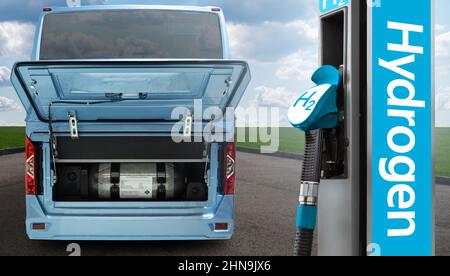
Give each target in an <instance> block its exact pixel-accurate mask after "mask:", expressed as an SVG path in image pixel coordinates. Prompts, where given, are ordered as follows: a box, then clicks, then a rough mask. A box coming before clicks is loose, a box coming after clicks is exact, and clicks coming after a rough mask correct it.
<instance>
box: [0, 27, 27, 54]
mask: <svg viewBox="0 0 450 276" xmlns="http://www.w3.org/2000/svg"><path fill="white" fill-rule="evenodd" d="M34 29H35V28H34V25H32V24H30V23H20V22H17V21H6V22H0V56H16V57H21V58H24V57H27V58H29V57H30V56H31V49H32V47H33V46H32V45H33V39H34Z"/></svg>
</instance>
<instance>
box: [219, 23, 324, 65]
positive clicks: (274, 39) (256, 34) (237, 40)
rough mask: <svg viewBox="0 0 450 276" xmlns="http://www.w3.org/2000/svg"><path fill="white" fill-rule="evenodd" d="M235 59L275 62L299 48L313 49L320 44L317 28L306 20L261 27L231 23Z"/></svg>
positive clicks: (229, 29) (269, 24) (266, 24)
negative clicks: (317, 42)
mask: <svg viewBox="0 0 450 276" xmlns="http://www.w3.org/2000/svg"><path fill="white" fill-rule="evenodd" d="M227 27H228V33H229V36H230V47H231V53H232V56H233V58H244V59H250V60H256V61H262V62H273V61H276V60H278V59H281V58H283V57H286V56H288V55H291V54H292V53H294V52H296V51H297V50H298V49H299V48H300V47H302V46H303V47H302V48H310V47H312V46H313V45H315V43H311V41H317V36H318V35H317V34H318V33H317V29H316V27H315V26H313V25H311V24H309V23H308V22H306V21H303V20H297V21H292V22H288V23H280V22H274V21H267V22H263V23H262V24H260V25H249V24H236V23H228V26H227Z"/></svg>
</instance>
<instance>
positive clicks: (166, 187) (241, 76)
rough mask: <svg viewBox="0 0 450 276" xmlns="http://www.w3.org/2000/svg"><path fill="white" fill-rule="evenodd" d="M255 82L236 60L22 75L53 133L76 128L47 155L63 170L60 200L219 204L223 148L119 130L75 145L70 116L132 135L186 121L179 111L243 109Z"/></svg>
mask: <svg viewBox="0 0 450 276" xmlns="http://www.w3.org/2000/svg"><path fill="white" fill-rule="evenodd" d="M249 81H250V73H249V68H248V64H247V63H246V62H243V61H231V60H230V61H228V60H205V61H198V60H196V61H192V60H167V61H161V60H158V61H156V60H146V61H134V60H130V61H85V62H84V61H83V62H78V61H48V62H47V61H38V62H20V63H17V64H16V65H15V66H14V69H13V74H12V83H13V85H14V87H15V88H16V91H17V93H18V95H19V98H20V100H21V101H22V103H23V105H24V106H25V109H26V110H27V112H28V114H29V115H30V117H29V118H31V119H35V120H38V121H42V122H44V123H48V124H49V126H50V129H52V127H51V125H52V124H56V125H58V124H59V125H66V124H67V128H65V129H67V132H66V133H61V132H59V133H58V135H56V137H55V139H54V140H56V141H57V143H56V145H57V146H56V150H55V151H54V152H53V154H54V155H53V156H52V157H47V158H46V157H44V159H45V160H47V162H48V165H49V166H50V167H52V166H53V170H54V171H56V173H53V174H55V175H56V179H57V182H56V184H55V185H54V187H53V189H52V190H53V192H52V199H53V200H54V201H56V202H77V201H209V202H213V201H214V200H215V199H214V198H213V196H212V194H211V193H208V189H212V188H214V189H215V190H217V189H219V190H220V187H219V186H220V185H221V184H220V183H218V182H219V181H221V180H219V179H220V177H221V176H220V175H221V173H222V170H223V168H221V167H220V165H219V163H221V164H223V160H222V158H223V153H222V152H221V149H222V150H223V148H224V145H223V144H219V143H218V144H215V145H210V144H208V143H206V142H204V141H201V142H198V141H197V142H192V143H181V144H177V143H175V142H173V140H172V139H171V138H172V137H171V136H170V133H165V134H160V135H157V136H155V135H153V136H148V135H137V136H133V135H123V133H121V134H120V135H119V134H118V133H114V131H111V132H105V131H103V132H102V131H100V132H99V133H98V134H97V135H92V134H90V135H87V136H83V133H80V137H79V139H75V140H74V139H71V138H70V132H69V129H70V128H69V124H70V118H71V117H73V116H76V122H77V124H78V125H83V124H85V125H89V126H90V127H91V128H92V125H94V126H95V125H97V124H98V125H100V124H104V123H105V122H112V123H115V124H118V123H119V124H120V123H123V126H122V129H123V128H124V127H125V128H127V127H128V126H130V125H133V123H134V122H135V121H136V122H139V123H142V122H148V123H149V124H153V123H154V122H176V121H179V120H180V118H179V117H176V116H175V117H174V115H173V114H172V113H173V111H174V110H175V109H176V108H182V109H185V110H189V111H190V112H192V114H194V113H195V112H194V105H195V107H196V108H197V107H201V108H202V109H203V111H204V110H207V109H208V108H215V109H216V110H217V109H220V111H222V112H225V110H226V108H229V107H231V108H235V107H236V106H237V105H238V103H239V101H240V99H241V98H242V95H243V93H244V91H245V89H246V87H247V85H248V83H249ZM178 116H179V114H178ZM196 119H197V120H198V119H199V118H196ZM201 122H202V123H203V118H202V119H201ZM72 134H73V133H72ZM72 136H73V135H72ZM72 138H73V137H72ZM49 141H50V140H49ZM213 151H214V152H213ZM211 158H215V159H214V160H213V161H214V162H215V163H214V164H212V163H211ZM53 161H55V162H53ZM51 163H54V164H51ZM210 180H213V182H215V183H210V182H211V181H210ZM222 182H223V179H222ZM214 195H215V193H214ZM103 206H104V205H103Z"/></svg>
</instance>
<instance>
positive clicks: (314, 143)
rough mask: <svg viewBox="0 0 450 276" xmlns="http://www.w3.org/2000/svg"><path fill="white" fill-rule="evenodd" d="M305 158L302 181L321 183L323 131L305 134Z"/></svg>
mask: <svg viewBox="0 0 450 276" xmlns="http://www.w3.org/2000/svg"><path fill="white" fill-rule="evenodd" d="M305 136H306V140H305V156H304V160H303V169H302V179H301V180H302V181H308V182H320V178H321V173H322V169H321V167H322V166H321V165H322V164H321V162H322V137H323V131H322V130H321V129H319V130H313V131H307V132H306V133H305Z"/></svg>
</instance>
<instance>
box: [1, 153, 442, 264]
mask: <svg viewBox="0 0 450 276" xmlns="http://www.w3.org/2000/svg"><path fill="white" fill-rule="evenodd" d="M22 164H23V155H22V154H15V155H8V156H2V157H0V255H68V254H69V253H67V252H66V248H67V245H68V244H69V242H61V241H29V240H28V239H27V237H26V235H25V232H24V225H23V224H24V217H25V209H24V196H23V194H24V188H23V166H22ZM299 166H300V163H299V162H298V161H295V160H290V159H282V158H277V157H268V156H261V155H254V154H249V153H243V152H240V153H238V187H237V194H238V199H237V209H236V234H235V236H234V238H233V239H232V240H231V241H204V242H203V241H202V242H198V241H189V242H80V243H79V244H80V246H81V254H82V255H179V256H191V255H192V256H204V255H231V256H234V255H237V256H240V255H251V256H264V255H275V256H279V255H291V254H292V242H293V231H294V217H295V209H296V202H297V193H298V187H297V181H298V176H297V174H298V171H299ZM436 197H437V202H436V204H437V218H436V223H437V225H436V251H437V254H438V255H450V211H449V210H450V186H441V185H438V186H437V188H436Z"/></svg>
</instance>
